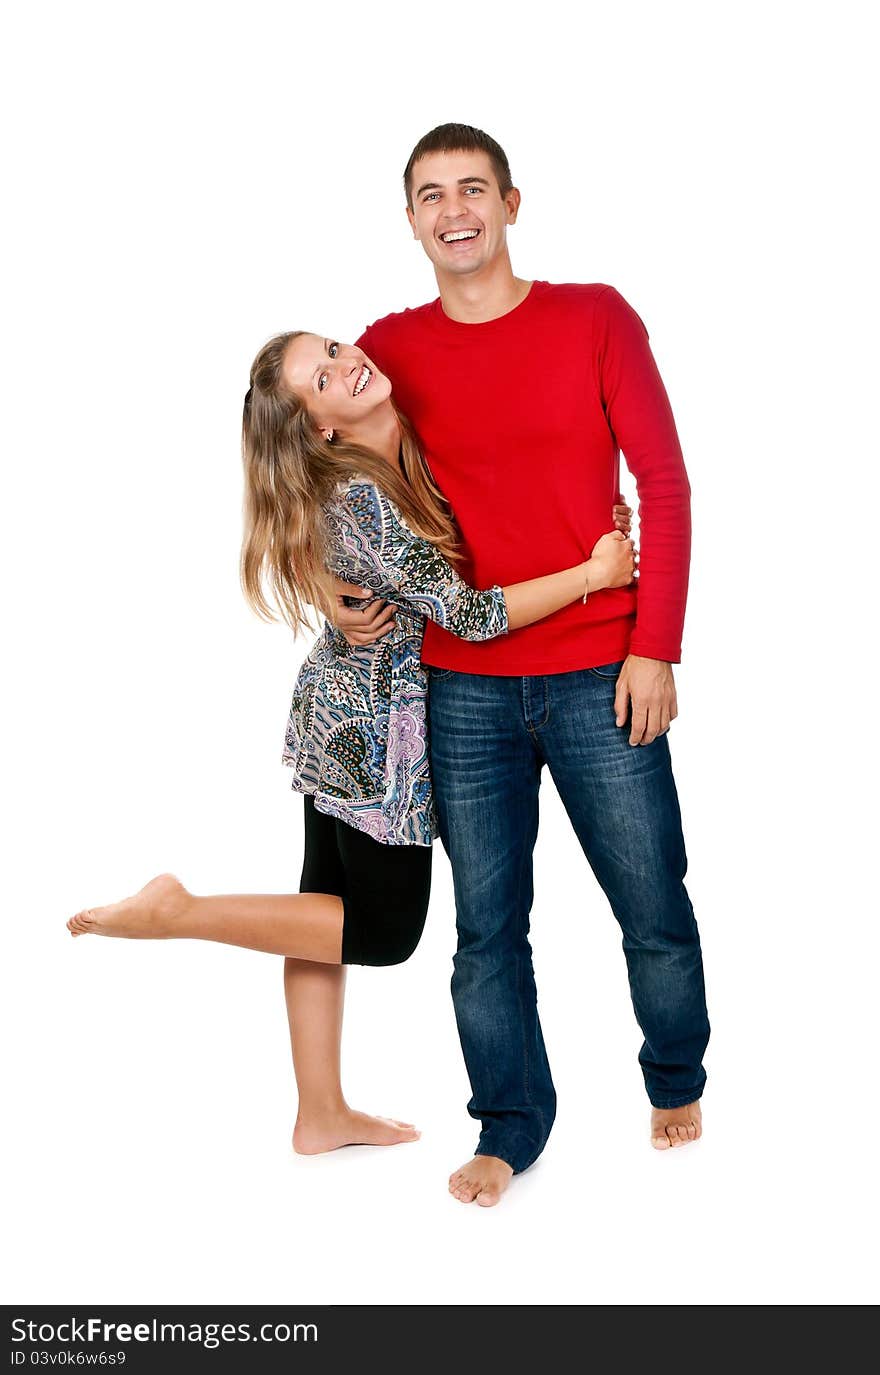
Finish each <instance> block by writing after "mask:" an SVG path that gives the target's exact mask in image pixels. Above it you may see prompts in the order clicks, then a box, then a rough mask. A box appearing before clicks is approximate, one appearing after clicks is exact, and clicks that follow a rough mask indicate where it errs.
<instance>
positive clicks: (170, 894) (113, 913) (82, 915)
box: [67, 874, 192, 940]
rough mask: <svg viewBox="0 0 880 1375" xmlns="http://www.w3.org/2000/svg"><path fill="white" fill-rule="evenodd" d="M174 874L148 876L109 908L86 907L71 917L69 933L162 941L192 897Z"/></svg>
mask: <svg viewBox="0 0 880 1375" xmlns="http://www.w3.org/2000/svg"><path fill="white" fill-rule="evenodd" d="M191 896H192V895H191V894H190V893H188V892H187V890H186V889H185V888H184V886H183V884H182V883H180V882H179V880H178V879H176V878H175V877H174V875H173V874H159V875H158V876H157V877H156V878H154V879H150V882H149V883H147V884H145V885H144V887H143V888H141V890H140V891H139V892H137V893H135V894H134V896H133V897H130V898H125V899H124V900H123V901H122V902H113V903H111V904H110V905H109V906H108V907H85V908H83V910H82V911H81V912H77V914H76V916H75V917H71V918H70V920H69V921H68V923H67V929H68V931H69V932H70V934H71V935H72V936H89V935H92V936H127V937H128V938H129V939H131V940H165V939H167V938H168V937H169V936H171V935H173V933H174V924H175V922H176V921H177V920H179V918H180V916H181V915H182V913H183V912H185V911H186V907H187V903H188V902H189V900H190V898H191Z"/></svg>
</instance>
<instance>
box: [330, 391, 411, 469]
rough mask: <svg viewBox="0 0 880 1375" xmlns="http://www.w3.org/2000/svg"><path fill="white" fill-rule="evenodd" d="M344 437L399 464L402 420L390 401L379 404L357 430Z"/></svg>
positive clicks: (389, 461)
mask: <svg viewBox="0 0 880 1375" xmlns="http://www.w3.org/2000/svg"><path fill="white" fill-rule="evenodd" d="M342 437H343V438H345V439H346V440H348V442H349V443H351V444H360V445H361V446H362V447H363V448H364V449H372V450H373V453H376V454H379V456H380V457H381V458H384V459H386V460H387V462H388V463H393V464H394V466H395V467H396V466H397V460H398V457H399V455H400V438H401V436H400V422H399V421H398V419H397V412H396V411H395V409H394V407H393V406H392V404H391V402H390V401H386V402H383V403H382V405H381V406H377V407H376V409H375V410H374V411H372V412H371V414H370V415H368V416H367V417H366V419H365V420H362V421H361V423H360V424H359V425H358V427H357V429H356V430H349V431H348V432H347V433H346V434H345V435H344V436H342Z"/></svg>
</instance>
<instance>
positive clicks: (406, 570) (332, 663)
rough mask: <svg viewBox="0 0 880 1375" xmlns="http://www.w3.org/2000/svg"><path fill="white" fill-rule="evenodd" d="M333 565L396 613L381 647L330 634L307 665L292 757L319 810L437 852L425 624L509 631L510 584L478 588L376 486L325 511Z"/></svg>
mask: <svg viewBox="0 0 880 1375" xmlns="http://www.w3.org/2000/svg"><path fill="white" fill-rule="evenodd" d="M324 518H325V521H326V528H327V532H328V538H329V543H328V548H329V567H330V568H331V570H332V572H333V573H335V575H336V576H337V577H338V578H341V579H342V580H343V581H344V582H350V583H355V584H356V585H357V586H359V587H366V588H368V589H369V590H370V593H371V596H370V598H368V599H366V601H363V602H357V603H355V604H356V605H360V606H364V605H367V604H368V602H369V601H371V600H372V599H373V597H382V598H384V600H386V601H388V602H393V603H394V605H395V606H396V607H397V616H396V622H397V623H396V625H395V627H394V629H393V630H392V631H391V632H390V634H388V635H386V636H385V637H384V638H383V639H381V640H379V641H377V643H376V644H373V645H350V644H349V643H348V641H347V640H346V638H345V636H344V635H343V634H342V633H341V631H338V630H336V628H335V627H334V626H333V625H331V624H330V622H329V621H325V622H324V630H323V632H322V634H321V635H320V637H319V639H318V640H317V642H316V643H315V644H314V645H313V646H312V648H311V649H310V651H309V653H308V655H307V656H306V659H305V661H304V663H303V665H302V667H301V668H300V671H299V674H298V676H297V680H296V685H295V687H294V690H293V700H292V702H291V707H290V715H289V717H288V722H287V732H286V736H285V744H284V752H283V755H282V760H283V762H284V763H285V764H287V765H289V766H290V767H291V768H292V769H293V780H292V784H291V786H292V787H293V788H294V789H296V790H297V791H298V792H304V793H311V794H312V795H313V797H314V800H315V807H316V808H317V810H318V811H320V812H324V813H326V814H327V815H328V816H333V817H338V819H339V820H340V821H344V822H346V823H347V824H348V825H350V826H354V827H356V828H357V829H358V830H360V831H366V832H367V834H368V835H371V836H372V837H373V838H374V839H375V840H378V841H381V842H382V843H383V844H386V845H430V844H431V843H432V841H433V840H434V839H435V837H436V835H437V818H436V811H435V807H434V795H433V789H432V785H431V769H430V760H429V757H428V735H427V713H426V702H427V695H428V679H427V673H426V672H425V670H424V669H423V668H422V665H421V662H420V658H419V656H420V654H421V648H422V635H423V632H424V627H425V617H426V616H430V617H431V619H432V620H434V621H436V622H437V624H438V625H441V626H443V627H444V628H445V629H446V630H449V631H451V632H452V633H453V634H454V635H460V636H461V637H462V638H463V639H466V640H490V639H492V638H493V637H494V636H496V635H505V634H507V630H508V626H507V606H506V604H505V601H504V595H503V593H502V590H501V588H500V587H497V586H496V587H491V588H488V589H487V590H486V591H483V592H478V591H475V590H474V589H473V588H472V587H469V586H468V585H467V583H465V582H463V581H462V579H461V578H460V577H459V575H458V573H457V572H456V571H455V569H454V568H453V567H452V565H451V564H450V563H449V562H448V560H447V559H445V558H444V557H443V555H442V554H441V553H440V552H439V550H438V549H437V548H436V547H435V546H434V545H433V544H431V542H430V541H429V540H426V539H424V538H423V537H422V536H421V535H418V534H416V533H415V531H414V530H412V529H411V528H410V526H409V525H408V524H407V522H406V520H405V519H404V516H403V514H402V512H401V511H400V510H399V509H398V508H397V507H396V506H395V505H394V503H393V502H392V501H391V500H390V498H389V497H387V496H386V495H385V493H384V492H382V491H380V489H379V488H378V487H376V485H375V484H374V483H372V482H368V481H366V480H361V479H350V480H347V481H346V482H342V483H340V484H339V486H338V488H337V495H336V499H335V500H334V501H331V502H328V503H327V505H326V506H325V507H324Z"/></svg>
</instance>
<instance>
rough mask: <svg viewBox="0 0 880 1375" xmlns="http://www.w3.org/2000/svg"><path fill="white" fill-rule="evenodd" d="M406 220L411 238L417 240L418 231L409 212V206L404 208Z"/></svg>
mask: <svg viewBox="0 0 880 1375" xmlns="http://www.w3.org/2000/svg"><path fill="white" fill-rule="evenodd" d="M406 218H407V219H408V220H409V227H410V229H411V230H412V232H413V238H414V239H417V238H418V237H419V235H418V230H417V229H416V217H415V215H414V214H413V212H412V211H411V210H410V208H409V206H407V207H406Z"/></svg>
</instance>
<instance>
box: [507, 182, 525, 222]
mask: <svg viewBox="0 0 880 1375" xmlns="http://www.w3.org/2000/svg"><path fill="white" fill-rule="evenodd" d="M521 201H522V196H521V195H520V193H519V191H518V190H517V189H516V187H515V186H512V187H511V188H510V190H509V191H508V193H507V195H506V196H505V197H504V204H505V205H506V206H507V223H508V224H516V217H517V214H518V212H519V207H520V202H521Z"/></svg>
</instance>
